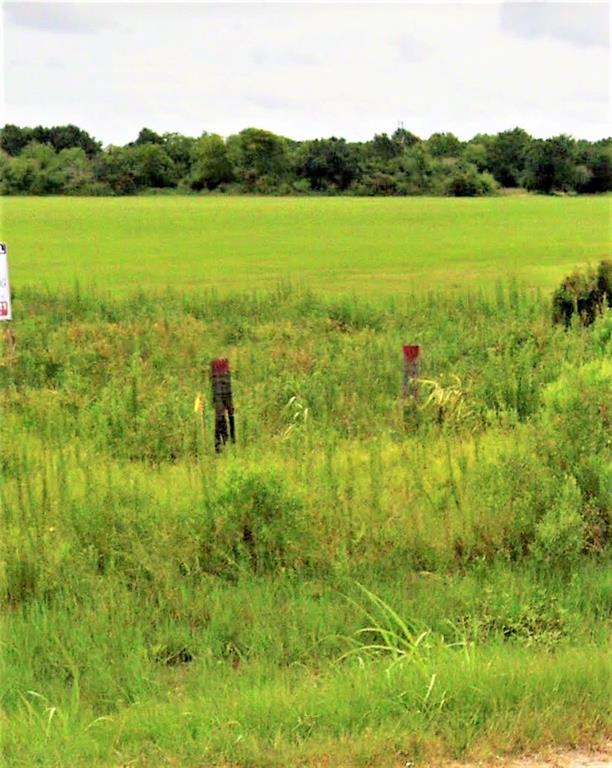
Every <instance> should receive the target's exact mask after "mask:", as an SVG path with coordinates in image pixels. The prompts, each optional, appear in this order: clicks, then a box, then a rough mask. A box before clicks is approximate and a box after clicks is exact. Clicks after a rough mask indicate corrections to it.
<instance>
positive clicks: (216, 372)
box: [210, 357, 236, 453]
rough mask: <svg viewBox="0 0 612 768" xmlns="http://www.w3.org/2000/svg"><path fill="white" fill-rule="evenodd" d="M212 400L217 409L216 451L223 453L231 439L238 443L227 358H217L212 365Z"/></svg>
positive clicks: (230, 375)
mask: <svg viewBox="0 0 612 768" xmlns="http://www.w3.org/2000/svg"><path fill="white" fill-rule="evenodd" d="M210 369H211V376H210V379H211V383H212V400H213V407H214V409H215V451H216V452H217V453H220V452H221V448H222V447H223V445H224V444H225V443H226V442H227V439H228V422H229V438H230V440H231V441H232V443H235V442H236V429H235V425H234V403H233V400H232V374H231V371H230V364H229V360H228V359H227V358H226V357H221V358H217V359H216V360H213V361H212V362H211V364H210Z"/></svg>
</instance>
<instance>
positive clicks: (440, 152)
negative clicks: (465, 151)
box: [427, 133, 463, 157]
mask: <svg viewBox="0 0 612 768" xmlns="http://www.w3.org/2000/svg"><path fill="white" fill-rule="evenodd" d="M462 147H463V145H462V143H461V142H460V141H459V139H458V138H457V137H456V136H455V134H454V133H432V134H431V136H430V137H429V138H428V139H427V148H428V149H429V152H430V153H431V156H432V157H459V156H460V155H461V151H462Z"/></svg>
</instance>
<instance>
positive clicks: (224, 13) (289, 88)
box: [2, 1, 611, 144]
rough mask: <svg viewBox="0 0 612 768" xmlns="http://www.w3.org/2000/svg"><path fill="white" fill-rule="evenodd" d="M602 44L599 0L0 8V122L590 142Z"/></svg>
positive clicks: (113, 129)
mask: <svg viewBox="0 0 612 768" xmlns="http://www.w3.org/2000/svg"><path fill="white" fill-rule="evenodd" d="M609 35H610V18H609V6H608V4H607V3H553V2H546V3H509V2H506V3H480V4H468V3H454V4H438V3H431V2H430V3H419V4H416V3H405V4H383V3H376V4H375V3H372V4H359V5H356V4H355V5H353V4H350V5H349V4H332V3H326V4H308V3H302V4H289V3H286V4H272V3H266V4H255V3H249V4H196V3H173V4H170V3H165V4H161V3H144V2H143V3H136V2H132V3H113V4H110V3H85V2H81V3H30V2H23V1H22V2H6V3H4V4H3V38H4V41H3V42H4V45H3V49H4V98H3V106H4V110H3V111H4V114H3V116H2V122H3V123H4V122H11V123H17V124H19V125H38V124H43V125H55V124H64V123H75V124H77V125H79V126H81V127H83V128H85V129H86V130H88V131H89V132H90V133H92V134H93V135H94V136H95V137H96V138H98V139H100V140H101V141H103V142H104V143H105V144H108V143H121V144H123V143H125V142H127V141H131V140H133V139H134V138H135V137H136V135H137V133H138V131H139V129H140V128H141V127H142V126H145V125H146V126H148V127H150V128H152V129H154V130H156V131H158V132H165V131H179V132H181V133H186V134H189V135H193V136H198V135H200V134H201V133H202V131H208V132H217V133H220V134H222V135H225V136H227V135H229V134H230V133H234V132H237V131H239V130H241V129H242V128H246V127H248V126H257V127H262V128H268V129H270V130H273V131H275V132H277V133H281V134H283V135H286V136H290V137H292V138H296V139H303V138H313V137H320V136H331V135H336V136H344V137H346V138H348V139H353V140H361V139H368V138H371V137H372V136H373V134H374V133H380V132H382V131H387V132H392V131H393V130H394V129H395V128H396V127H397V125H398V121H400V120H401V121H403V124H404V126H405V127H406V128H408V129H409V130H411V131H413V132H414V133H417V134H418V135H420V136H422V137H427V136H429V135H430V134H431V133H432V132H434V131H453V132H455V133H456V134H457V135H458V136H460V137H461V138H463V139H465V138H469V137H471V136H472V135H473V134H475V133H478V132H496V131H499V130H503V129H506V128H512V127H514V126H516V125H520V126H522V127H524V128H526V129H527V130H528V131H530V132H531V133H533V134H534V135H536V136H552V135H555V134H559V133H570V134H573V135H574V136H576V137H584V138H591V139H594V138H602V137H604V136H608V135H609V134H610V132H611V131H610V124H609V121H610V111H609V103H610V95H609V80H610V76H609V53H610V50H609Z"/></svg>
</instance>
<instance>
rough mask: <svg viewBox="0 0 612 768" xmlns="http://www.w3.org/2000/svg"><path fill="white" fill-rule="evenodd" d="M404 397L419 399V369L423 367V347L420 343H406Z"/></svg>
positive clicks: (404, 349)
mask: <svg viewBox="0 0 612 768" xmlns="http://www.w3.org/2000/svg"><path fill="white" fill-rule="evenodd" d="M403 351H404V385H403V388H402V393H403V395H404V397H410V398H412V399H413V400H415V401H416V400H418V397H419V371H420V367H421V359H420V358H421V347H420V346H419V345H418V344H404V346H403Z"/></svg>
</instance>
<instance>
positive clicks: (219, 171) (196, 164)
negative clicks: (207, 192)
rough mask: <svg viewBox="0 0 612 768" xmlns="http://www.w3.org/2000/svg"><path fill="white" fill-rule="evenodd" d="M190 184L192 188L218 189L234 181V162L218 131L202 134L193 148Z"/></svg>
mask: <svg viewBox="0 0 612 768" xmlns="http://www.w3.org/2000/svg"><path fill="white" fill-rule="evenodd" d="M191 157H192V162H191V175H190V185H191V187H192V189H197V190H200V189H216V188H217V187H218V186H219V185H220V184H225V183H227V182H230V181H233V179H234V174H233V170H232V164H231V162H230V159H229V157H228V152H227V147H226V146H225V142H224V141H223V138H222V137H221V136H219V135H218V134H216V133H211V134H209V135H206V136H202V137H201V138H200V139H198V140H197V141H196V142H195V143H194V145H193V148H192V155H191Z"/></svg>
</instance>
